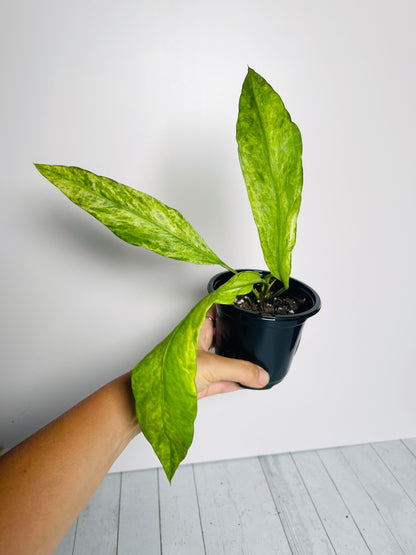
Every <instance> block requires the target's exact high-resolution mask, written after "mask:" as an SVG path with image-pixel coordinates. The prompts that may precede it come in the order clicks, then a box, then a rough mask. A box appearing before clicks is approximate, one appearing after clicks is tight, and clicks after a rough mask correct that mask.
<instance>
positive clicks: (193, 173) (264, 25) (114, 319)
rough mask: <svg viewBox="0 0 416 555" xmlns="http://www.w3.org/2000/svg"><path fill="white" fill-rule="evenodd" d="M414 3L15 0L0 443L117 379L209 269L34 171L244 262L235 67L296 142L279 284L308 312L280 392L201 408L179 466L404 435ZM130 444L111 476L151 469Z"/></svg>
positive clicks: (413, 425)
mask: <svg viewBox="0 0 416 555" xmlns="http://www.w3.org/2000/svg"><path fill="white" fill-rule="evenodd" d="M415 16H416V5H415V3H414V2H412V1H410V0H409V1H404V0H399V1H397V2H394V3H393V2H376V1H375V0H374V1H373V0H360V1H358V0H353V1H351V0H348V1H342V2H340V1H335V2H334V1H333V0H316V1H315V2H310V1H308V0H295V1H291V2H287V1H282V0H274V1H272V0H257V1H256V2H251V1H247V0H244V1H242V0H238V1H237V0H230V1H225V2H224V1H223V0H221V1H220V0H211V1H210V2H200V1H195V0H194V1H190V0H189V1H180V0H177V1H175V2H172V1H169V0H152V1H144V0H143V1H141V2H139V1H137V0H119V1H109V0H107V1H94V0H71V2H69V1H68V2H63V1H56V0H39V1H38V2H32V1H30V0H16V1H14V2H2V6H1V8H0V44H1V48H0V56H1V87H0V121H1V126H0V141H1V144H0V158H1V164H0V186H1V225H2V233H1V236H0V237H1V239H0V240H1V261H2V264H1V280H2V299H1V313H2V318H1V326H2V328H1V342H2V345H1V381H0V445H2V446H5V447H10V446H11V445H13V444H15V443H16V442H18V441H19V440H21V439H22V438H23V437H25V436H26V435H28V434H29V433H31V432H32V431H34V430H35V429H36V428H38V427H40V426H41V425H43V424H44V423H46V422H47V421H49V420H50V419H52V418H53V417H54V416H56V415H57V414H59V413H61V412H62V411H63V410H65V409H66V408H68V407H69V406H71V405H72V404H74V403H75V402H76V401H78V400H79V399H81V398H82V397H83V396H85V395H86V394H88V393H89V392H90V391H92V390H93V389H95V388H96V387H98V386H100V385H101V384H103V383H104V382H106V381H107V380H109V379H110V378H112V377H114V376H116V375H118V374H120V373H122V372H124V371H126V370H128V369H130V368H131V367H132V366H134V364H135V363H136V362H137V361H138V360H139V359H140V358H142V357H143V356H144V355H145V353H146V352H148V351H149V350H150V349H151V347H152V346H153V345H154V344H156V342H158V341H159V340H160V339H161V338H163V337H164V336H165V335H166V334H167V333H168V332H169V331H170V329H171V328H172V327H173V326H174V325H175V324H176V322H177V321H178V320H179V319H180V318H181V317H182V316H183V315H184V314H185V313H186V312H187V310H188V309H189V308H190V307H191V306H192V305H193V303H194V302H195V301H196V300H197V299H198V298H199V297H200V296H202V295H203V294H204V292H205V285H206V282H207V281H208V278H209V277H210V276H211V275H212V274H213V273H216V272H217V271H219V268H210V267H199V266H198V267H196V266H195V267H194V266H192V265H190V264H185V263H179V262H173V261H169V260H167V259H163V258H162V257H159V256H157V255H155V254H152V253H147V252H145V251H143V250H142V249H138V248H134V247H131V246H129V245H127V244H124V243H122V242H121V241H120V240H118V239H117V238H116V237H115V236H113V235H112V234H111V233H110V232H109V231H108V230H106V229H105V228H104V227H103V226H101V224H99V223H98V222H97V221H95V220H94V219H92V218H91V217H90V216H88V215H87V214H85V213H84V212H82V211H81V210H79V209H77V208H76V207H75V206H73V205H72V204H71V203H70V202H68V201H67V200H66V199H65V198H64V197H63V196H62V194H61V193H59V191H57V190H55V189H54V188H53V187H52V186H51V185H50V184H49V183H48V182H47V181H46V180H44V178H42V177H41V176H40V175H39V174H37V172H36V170H35V169H34V168H33V166H32V162H42V163H61V164H74V165H78V166H81V167H85V168H87V169H90V170H92V171H95V172H96V173H100V174H102V175H107V176H109V177H113V178H115V179H118V180H119V181H121V182H123V183H126V184H128V185H131V186H136V187H138V188H140V189H142V190H144V191H146V192H148V193H150V194H152V195H154V196H156V197H158V198H160V199H161V200H163V201H164V202H166V203H167V204H170V205H172V206H174V207H176V208H178V209H179V210H181V211H182V212H183V213H184V215H185V216H186V217H187V218H188V219H189V220H190V221H191V222H192V223H193V224H194V226H195V227H196V229H197V230H198V231H199V232H200V233H201V234H202V236H203V237H205V239H206V240H207V242H208V243H209V244H210V245H211V246H212V247H213V248H214V250H216V251H217V252H218V254H219V255H220V256H221V257H222V258H223V259H225V260H226V261H227V262H228V263H229V264H230V265H232V266H234V267H245V266H252V267H262V266H263V262H262V258H261V255H260V248H259V244H258V239H257V235H256V230H255V228H254V225H253V223H252V219H251V214H250V209H249V205H248V201H247V198H246V193H245V190H244V184H243V180H242V177H241V173H240V169H239V166H238V159H237V151H236V144H235V120H236V116H237V102H238V97H239V93H240V88H241V84H242V81H243V79H244V76H245V72H246V67H247V65H250V66H251V67H253V68H254V69H256V70H257V71H258V72H260V73H261V74H262V75H263V76H264V77H265V78H266V79H267V80H268V81H269V82H270V83H271V84H272V85H273V86H274V87H275V88H276V90H278V91H279V93H280V94H281V95H282V97H283V99H284V101H285V103H286V106H287V107H288V109H289V111H290V113H291V115H292V117H293V119H294V120H295V121H296V122H297V123H298V125H299V127H300V129H301V132H302V135H303V140H304V169H305V183H304V195H303V204H302V208H301V213H300V219H299V227H298V242H297V246H296V247H295V251H294V258H293V275H294V276H295V277H298V278H299V279H302V280H304V281H306V282H308V283H310V285H312V286H313V287H314V288H315V289H317V290H318V291H319V293H320V294H321V297H322V303H323V308H322V311H321V312H320V314H319V315H318V316H316V317H315V318H314V319H312V320H310V321H309V322H308V323H307V325H306V328H305V332H304V336H303V339H302V343H301V347H300V349H299V352H298V354H297V357H296V360H295V363H294V364H293V366H292V369H291V372H290V373H289V375H288V377H287V378H286V380H285V381H284V382H283V383H282V384H281V385H280V386H278V387H275V388H274V389H272V390H270V391H267V392H251V391H242V392H238V393H235V394H232V395H228V396H218V397H214V398H210V399H207V400H204V401H202V402H201V403H200V405H199V414H198V418H197V422H196V433H195V440H194V444H193V446H192V448H191V450H190V453H189V456H188V458H187V461H189V462H193V461H205V460H213V459H224V458H229V457H230V458H233V457H240V456H249V455H256V454H263V453H275V452H281V451H287V450H298V449H307V448H318V447H325V446H332V445H339V444H349V443H358V442H366V441H373V440H382V439H392V438H397V437H406V436H415V435H416V403H415V391H416V378H415V372H414V370H415V361H414V357H413V354H414V316H413V313H412V311H414V310H415V308H416V307H415V299H416V295H415V293H414V272H415V259H414V239H415V217H414V206H415V201H416V199H415V177H416V170H415V164H414V146H415V139H414V129H415V128H416V110H415V105H414V101H415V98H416V73H415V52H416V35H415V33H414V21H415ZM155 464H156V459H155V457H154V455H153V453H152V451H151V448H150V447H149V445H148V444H147V443H146V440H145V439H144V438H143V437H139V438H137V440H135V441H134V442H133V443H132V444H131V445H130V447H129V448H128V449H127V451H125V453H124V454H123V455H122V456H121V457H120V459H119V461H118V462H117V463H116V465H115V466H114V468H113V469H114V470H120V469H133V468H143V467H148V466H153V465H155Z"/></svg>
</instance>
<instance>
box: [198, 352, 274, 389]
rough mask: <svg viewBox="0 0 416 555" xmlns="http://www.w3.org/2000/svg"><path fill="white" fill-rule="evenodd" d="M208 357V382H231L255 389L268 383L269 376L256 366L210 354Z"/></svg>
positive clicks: (244, 361) (245, 361)
mask: <svg viewBox="0 0 416 555" xmlns="http://www.w3.org/2000/svg"><path fill="white" fill-rule="evenodd" d="M210 355H211V358H210V363H211V364H210V379H209V381H210V382H214V381H219V380H226V381H233V382H238V383H240V384H242V385H246V386H248V387H254V388H257V389H260V388H262V387H264V386H265V385H267V384H268V383H269V380H270V376H269V374H268V373H267V372H266V370H263V368H260V366H257V364H254V363H252V362H248V361H247V360H239V359H235V358H228V357H223V356H220V355H215V354H212V353H210Z"/></svg>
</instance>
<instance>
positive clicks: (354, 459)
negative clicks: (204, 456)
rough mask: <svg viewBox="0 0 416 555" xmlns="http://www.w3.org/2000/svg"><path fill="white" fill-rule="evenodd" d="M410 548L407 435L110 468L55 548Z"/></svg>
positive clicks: (414, 540) (181, 554) (415, 468)
mask: <svg viewBox="0 0 416 555" xmlns="http://www.w3.org/2000/svg"><path fill="white" fill-rule="evenodd" d="M84 554H85V555H87V554H88V555H94V554H99V555H222V554H226V555H285V554H288V555H315V554H316V555H327V554H328V555H334V554H335V555H343V554H354V555H360V554H366V555H367V554H371V555H403V554H409V555H416V438H411V439H405V440H401V441H399V440H398V441H387V442H381V443H374V444H367V445H357V446H353V447H341V448H333V449H325V450H319V451H308V452H301V453H293V454H290V453H287V454H280V455H269V456H266V457H254V458H249V459H240V460H233V461H224V462H215V463H206V464H195V465H187V466H182V467H180V468H179V469H178V472H177V473H176V475H175V477H174V479H173V480H172V485H169V483H168V481H167V479H166V477H165V476H164V474H163V471H162V470H158V469H152V470H142V471H137V472H124V473H119V474H109V475H108V476H107V477H106V478H105V480H104V481H103V483H102V484H101V486H100V487H99V489H98V490H97V492H96V493H95V494H94V496H93V497H92V498H91V500H90V501H89V503H88V504H87V506H86V507H85V509H84V510H83V511H82V513H81V514H80V516H79V518H78V519H77V521H76V522H74V524H73V525H72V527H71V529H70V530H69V531H68V533H67V535H66V536H65V538H64V539H63V540H62V542H61V544H60V546H59V547H58V549H57V550H56V551H55V555H84Z"/></svg>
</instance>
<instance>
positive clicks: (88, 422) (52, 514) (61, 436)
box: [0, 374, 140, 555]
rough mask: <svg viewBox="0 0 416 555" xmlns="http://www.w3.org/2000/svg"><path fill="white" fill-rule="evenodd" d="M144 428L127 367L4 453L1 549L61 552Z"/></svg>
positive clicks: (0, 554)
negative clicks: (90, 501)
mask: <svg viewBox="0 0 416 555" xmlns="http://www.w3.org/2000/svg"><path fill="white" fill-rule="evenodd" d="M139 432H140V429H139V427H138V423H137V420H136V417H135V413H134V401H133V397H132V394H131V388H130V375H129V374H126V375H124V376H121V377H120V378H117V379H116V380H114V381H112V382H110V383H109V384H107V385H106V386H104V387H102V388H101V389H99V390H98V391H96V392H95V393H93V394H92V395H90V396H89V397H88V398H87V399H85V400H84V401H82V402H81V403H79V404H78V405H76V406H75V407H73V408H72V409H70V410H69V411H68V412H66V413H65V414H63V415H62V416H60V417H59V418H57V419H56V420H54V421H53V422H52V423H51V424H48V425H47V426H46V427H45V428H42V430H40V431H39V432H37V433H36V434H35V435H33V436H31V437H30V438H29V439H28V440H26V441H24V442H23V443H22V444H20V445H19V446H17V447H16V448H15V449H13V450H12V451H10V452H9V453H8V454H7V455H5V456H4V457H2V458H1V459H0V500H1V503H0V555H6V554H10V553H13V554H15V555H20V554H22V555H23V554H24V555H26V554H27V553H31V555H40V554H42V555H44V554H47V553H53V551H54V549H55V547H56V545H57V544H58V543H59V541H60V539H61V538H62V536H63V535H64V534H65V532H66V530H67V529H68V528H69V526H70V525H71V523H72V522H73V521H74V520H75V518H76V517H77V515H78V514H79V513H80V511H81V510H82V508H83V507H84V505H85V504H86V502H87V501H88V499H89V498H90V497H91V495H92V493H93V492H94V491H95V490H96V488H97V487H98V485H99V484H100V482H101V481H102V479H103V478H104V476H105V475H106V473H107V472H108V470H109V468H110V467H111V465H112V463H113V462H114V461H115V459H116V458H117V457H118V455H120V453H121V452H122V451H123V449H124V448H125V447H126V446H127V444H128V443H129V442H130V440H131V439H132V438H133V437H134V436H135V435H137V434H138V433H139Z"/></svg>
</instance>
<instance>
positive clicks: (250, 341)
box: [208, 270, 321, 389]
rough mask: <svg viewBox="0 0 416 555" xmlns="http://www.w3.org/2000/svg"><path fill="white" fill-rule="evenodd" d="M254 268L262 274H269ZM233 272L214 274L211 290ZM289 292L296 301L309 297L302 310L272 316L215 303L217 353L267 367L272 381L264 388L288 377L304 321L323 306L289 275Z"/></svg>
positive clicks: (317, 297) (310, 291)
mask: <svg viewBox="0 0 416 555" xmlns="http://www.w3.org/2000/svg"><path fill="white" fill-rule="evenodd" d="M241 271H242V270H241ZM254 271H256V272H259V273H260V275H262V276H264V275H266V274H267V273H269V272H265V271H260V270H254ZM232 275H233V274H232V273H231V272H221V273H220V274H217V275H215V276H214V277H213V278H211V280H210V281H209V283H208V292H212V291H214V290H215V289H217V288H218V287H219V286H220V285H222V284H223V283H225V282H226V281H228V279H230V277H231V276H232ZM286 293H287V294H289V295H290V296H291V297H294V298H295V299H297V300H302V299H306V301H305V302H304V307H305V309H304V311H303V312H301V313H298V314H289V315H281V316H271V315H267V314H259V313H256V312H250V311H248V310H244V309H242V308H239V307H238V306H236V305H219V304H217V305H216V307H217V314H216V329H215V352H216V353H217V354H219V355H223V356H226V357H231V358H239V359H244V360H249V361H250V362H254V363H255V364H258V365H259V366H261V367H262V368H264V369H265V370H267V372H268V373H269V374H270V382H269V383H268V384H267V386H266V387H265V388H264V389H270V388H271V387H273V386H274V385H276V384H278V383H279V382H281V381H282V380H283V378H284V377H285V376H286V374H287V372H288V370H289V367H290V364H291V362H292V359H293V357H294V355H295V353H296V351H297V349H298V347H299V342H300V338H301V333H302V328H303V324H304V323H305V321H306V320H307V319H308V318H310V317H311V316H313V315H314V314H316V313H317V312H318V311H319V309H320V308H321V300H320V298H319V296H318V294H317V293H316V292H315V291H314V290H313V289H312V288H311V287H309V286H308V285H306V284H304V283H302V282H300V281H298V280H296V279H292V278H290V281H289V289H288V290H287V292H286Z"/></svg>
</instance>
